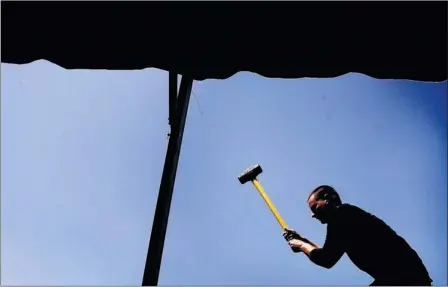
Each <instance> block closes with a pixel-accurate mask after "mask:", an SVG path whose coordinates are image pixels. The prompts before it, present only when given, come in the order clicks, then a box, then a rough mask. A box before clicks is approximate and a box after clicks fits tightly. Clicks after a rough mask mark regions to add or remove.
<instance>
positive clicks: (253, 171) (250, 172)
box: [238, 164, 263, 184]
mask: <svg viewBox="0 0 448 287" xmlns="http://www.w3.org/2000/svg"><path fill="white" fill-rule="evenodd" d="M262 172H263V170H262V169H261V166H260V165H259V164H257V165H254V166H252V167H249V168H248V169H246V170H245V171H243V173H242V174H240V176H238V180H239V181H240V183H241V184H245V183H246V182H248V181H251V180H254V179H256V178H257V176H258V175H259V174H260V173H262Z"/></svg>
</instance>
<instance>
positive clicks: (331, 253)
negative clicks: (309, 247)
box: [309, 222, 345, 268]
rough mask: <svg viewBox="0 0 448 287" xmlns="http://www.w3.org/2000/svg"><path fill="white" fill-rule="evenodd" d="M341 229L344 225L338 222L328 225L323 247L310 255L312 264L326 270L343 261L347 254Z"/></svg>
mask: <svg viewBox="0 0 448 287" xmlns="http://www.w3.org/2000/svg"><path fill="white" fill-rule="evenodd" d="M341 227H342V225H341V224H338V223H337V222H336V223H334V224H328V227H327V236H326V238H325V243H324V245H323V247H322V248H317V249H314V250H313V251H311V253H310V255H309V257H310V260H311V261H312V262H314V263H315V264H317V265H319V266H322V267H325V268H331V267H333V266H334V265H335V264H336V263H337V262H338V261H339V259H341V257H342V256H343V255H344V253H345V248H344V240H343V239H342V238H343V235H342V234H343V232H344V230H343V228H341Z"/></svg>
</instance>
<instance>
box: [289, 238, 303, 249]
mask: <svg viewBox="0 0 448 287" xmlns="http://www.w3.org/2000/svg"><path fill="white" fill-rule="evenodd" d="M304 243H305V242H303V241H302V240H300V239H292V240H289V241H288V244H289V246H291V248H292V250H301V247H302V245H303V244H304Z"/></svg>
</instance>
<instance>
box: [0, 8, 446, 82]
mask: <svg viewBox="0 0 448 287" xmlns="http://www.w3.org/2000/svg"><path fill="white" fill-rule="evenodd" d="M1 5H2V20H1V21H2V27H1V29H2V62H3V63H14V64H24V63H30V62H32V61H35V60H40V59H45V60H48V61H50V62H52V63H55V64H57V65H59V66H61V67H63V68H67V69H111V70H132V69H144V68H159V69H163V70H167V71H171V72H175V73H177V74H182V75H189V76H191V77H192V78H193V79H194V80H205V79H225V78H228V77H230V76H232V75H233V74H235V73H237V72H240V71H250V72H254V73H258V74H260V75H262V76H265V77H270V78H300V77H336V76H339V75H343V74H345V73H349V72H358V73H363V74H366V75H369V76H371V77H375V78H380V79H412V80H420V81H443V80H446V79H447V71H446V70H447V69H446V62H447V58H446V53H447V45H446V35H447V25H446V14H447V3H446V2H445V1H443V2H442V1H441V2H326V3H323V2H319V1H317V2H258V3H256V4H255V3H254V2H108V3H107V4H106V3H105V2H18V1H17V2H2V3H1Z"/></svg>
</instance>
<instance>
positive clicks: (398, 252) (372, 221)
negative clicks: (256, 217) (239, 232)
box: [283, 185, 432, 286]
mask: <svg viewBox="0 0 448 287" xmlns="http://www.w3.org/2000/svg"><path fill="white" fill-rule="evenodd" d="M308 206H309V207H310V209H311V212H312V216H313V217H314V218H316V219H317V220H319V221H320V222H321V223H322V224H327V236H326V239H325V243H324V245H323V247H319V246H318V245H317V244H315V243H313V242H311V241H310V240H308V239H306V238H303V237H301V236H300V235H298V234H297V233H296V232H295V231H294V230H286V231H285V232H284V233H283V236H284V237H285V239H286V240H287V241H288V243H289V245H290V246H291V248H292V249H293V250H294V251H295V252H303V253H305V254H306V255H307V256H308V258H309V259H310V260H311V261H312V262H313V263H315V264H317V265H319V266H322V267H325V268H331V267H333V266H334V265H335V264H336V263H337V262H338V261H339V259H340V258H341V257H342V256H343V255H344V253H346V254H347V256H348V257H349V258H350V260H351V261H352V262H353V263H354V264H355V265H356V266H357V267H358V268H359V269H361V270H362V271H364V272H366V273H367V274H369V275H370V276H372V277H373V278H374V282H373V283H372V284H371V285H370V286H405V285H406V286H431V282H432V279H431V278H430V276H429V274H428V271H427V270H426V268H425V266H424V264H423V262H422V260H421V259H420V257H419V256H418V254H417V252H415V251H414V250H413V249H412V248H411V246H409V244H408V243H407V242H406V240H404V239H403V238H402V237H401V236H399V235H398V234H397V233H396V232H395V231H394V230H392V228H390V227H389V226H388V225H387V224H386V223H384V221H382V220H381V219H379V218H377V217H376V216H374V215H372V214H370V213H368V212H366V211H364V210H362V209H361V208H359V207H356V206H354V205H350V204H346V203H344V204H343V203H342V202H341V199H340V197H339V194H338V193H337V192H336V190H335V189H333V188H332V187H331V186H328V185H321V186H319V187H317V188H316V189H315V190H313V192H312V193H311V194H310V196H309V197H308Z"/></svg>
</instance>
